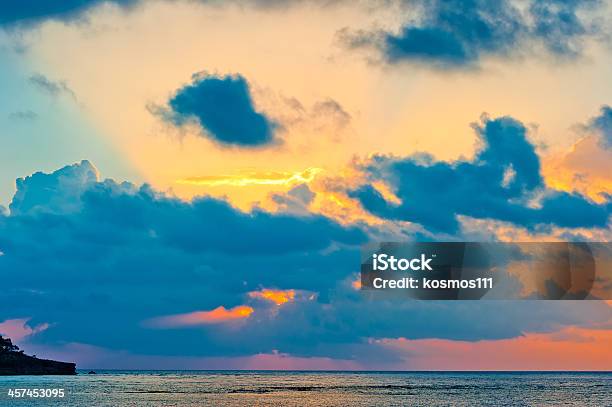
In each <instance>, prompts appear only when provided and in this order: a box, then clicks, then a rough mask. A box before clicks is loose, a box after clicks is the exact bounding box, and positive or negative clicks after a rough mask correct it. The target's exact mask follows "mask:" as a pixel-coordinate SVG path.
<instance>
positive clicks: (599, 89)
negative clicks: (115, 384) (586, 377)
mask: <svg viewBox="0 0 612 407" xmlns="http://www.w3.org/2000/svg"><path fill="white" fill-rule="evenodd" d="M610 19H612V4H611V3H610V2H609V1H603V0H572V1H561V0H540V1H534V0H520V1H519V0H517V1H510V0H503V1H501V2H498V3H496V5H495V7H494V6H493V5H492V4H491V3H490V2H487V1H484V0H447V1H441V0H436V1H427V2H426V1H420V0H411V1H399V0H392V1H388V0H387V1H383V0H370V1H366V0H363V1H356V2H355V1H350V2H349V1H343V0H337V1H325V0H320V1H318V0H303V1H288V2H278V1H274V0H253V1H246V0H245V1H243V0H233V1H229V2H216V1H204V0H174V1H170V0H152V1H145V0H107V1H103V0H70V1H65V2H45V1H42V0H28V1H22V2H15V4H12V5H10V6H6V7H3V8H2V10H0V89H2V92H0V273H1V275H2V280H3V284H2V285H1V286H0V296H1V297H0V298H2V301H1V304H2V305H0V334H3V335H8V336H10V337H11V338H12V339H14V341H15V342H17V343H18V344H19V345H20V346H21V347H22V348H23V349H24V350H26V352H27V353H34V354H36V355H38V356H44V357H48V358H58V359H62V360H69V361H76V362H77V363H78V366H79V367H83V368H127V369H131V368H143V369H157V368H168V369H181V368H183V369H207V368H208V369H219V368H228V369H260V368H261V369H277V368H278V369H349V370H350V369H358V370H368V369H377V370H381V369H391V370H428V369H434V370H480V369H494V370H532V369H535V370H537V369H545V370H568V369H572V370H573V369H576V370H605V369H608V370H609V369H610V367H611V366H612V351H611V350H610V349H612V346H611V345H612V342H611V341H612V303H611V302H609V301H608V302H606V301H557V302H555V301H452V302H439V301H395V300H388V301H375V302H373V301H369V300H368V299H367V298H365V297H364V296H363V295H362V294H361V292H360V291H359V284H358V271H359V261H360V254H359V250H360V246H361V245H363V244H366V243H370V242H377V241H422V240H427V241H432V240H433V241H521V242H524V241H564V240H572V241H610V239H611V238H612V226H611V223H610V215H611V213H612V168H611V164H610V163H611V162H612V107H610V106H611V105H612V86H610V78H612V40H611V38H612V37H611V35H612V32H610V30H609V27H611V26H612V25H611V24H610ZM502 350H503V351H502Z"/></svg>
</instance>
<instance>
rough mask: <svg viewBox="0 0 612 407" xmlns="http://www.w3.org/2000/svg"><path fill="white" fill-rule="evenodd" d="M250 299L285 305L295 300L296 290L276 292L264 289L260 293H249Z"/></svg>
mask: <svg viewBox="0 0 612 407" xmlns="http://www.w3.org/2000/svg"><path fill="white" fill-rule="evenodd" d="M249 297H251V298H257V299H261V300H264V301H271V302H273V303H274V304H276V305H283V304H284V303H286V302H290V301H293V300H294V299H295V290H275V289H271V288H263V289H261V290H259V291H251V292H249Z"/></svg>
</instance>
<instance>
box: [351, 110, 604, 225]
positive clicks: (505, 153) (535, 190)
mask: <svg viewBox="0 0 612 407" xmlns="http://www.w3.org/2000/svg"><path fill="white" fill-rule="evenodd" d="M476 132H477V134H478V136H479V138H480V140H481V142H482V148H481V150H480V151H479V152H478V153H477V154H476V157H475V158H474V160H473V161H458V162H455V163H447V162H436V161H434V160H433V159H432V158H431V157H428V156H419V155H417V156H413V157H408V158H400V159H396V158H388V157H382V156H379V157H376V158H374V159H373V160H372V161H371V162H369V163H368V164H366V165H365V166H364V168H363V169H364V170H365V171H366V173H368V174H369V176H370V178H371V180H383V181H385V182H387V183H388V184H390V186H391V187H392V189H394V191H395V193H396V195H397V196H398V197H399V198H400V199H401V201H402V202H401V204H399V205H395V204H393V203H390V202H388V201H387V200H385V199H384V198H383V196H382V195H381V194H380V193H379V192H378V191H377V190H375V189H374V188H373V187H371V186H370V185H363V186H361V187H359V188H357V189H355V190H353V191H351V192H350V194H351V195H352V196H353V197H355V198H357V199H358V200H359V201H360V202H361V203H362V205H363V206H364V208H365V209H366V210H368V211H370V212H371V213H373V214H375V215H377V216H380V217H382V218H388V219H395V220H404V221H410V222H416V223H419V224H421V225H423V226H424V227H425V228H426V229H430V230H433V231H438V232H445V233H451V234H455V233H457V232H458V231H459V221H458V220H457V215H465V216H469V217H473V218H478V219H495V220H501V221H506V222H511V223H514V224H516V225H520V226H524V227H527V228H529V229H534V228H535V227H537V226H539V225H555V226H559V227H568V228H575V227H587V228H589V227H605V226H606V225H607V223H608V217H609V215H610V210H611V204H610V203H607V204H602V205H598V204H595V203H593V202H591V201H590V200H588V199H587V198H585V197H583V196H581V195H577V194H572V193H568V192H563V191H557V190H551V189H548V188H546V186H545V185H544V182H543V179H542V177H541V175H540V161H539V158H538V156H537V154H536V152H535V148H534V146H533V145H532V144H531V143H530V142H529V141H528V140H527V138H526V129H525V127H524V126H523V125H522V124H521V123H520V122H518V121H516V120H514V119H512V118H509V117H503V118H499V119H495V120H490V119H485V120H484V122H483V124H482V125H481V126H477V127H476ZM538 200H539V202H537V203H535V204H534V203H532V204H529V203H530V201H538Z"/></svg>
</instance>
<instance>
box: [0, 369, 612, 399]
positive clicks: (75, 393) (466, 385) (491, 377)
mask: <svg viewBox="0 0 612 407" xmlns="http://www.w3.org/2000/svg"><path fill="white" fill-rule="evenodd" d="M83 373H84V372H80V374H79V375H77V376H38V377H36V376H12V377H0V391H1V392H2V394H0V406H11V405H15V406H20V405H23V406H26V405H27V406H58V405H69V406H88V407H89V406H117V407H123V406H141V405H142V406H204V405H213V406H253V405H263V406H267V405H270V406H404V405H411V406H412V405H414V406H448V405H453V406H454V405H457V406H474V405H488V406H509V405H510V406H511V405H517V406H581V407H582V406H612V373H413V372H410V373H384V372H380V373H377V372H367V373H354V372H264V371H249V372H244V371H240V372H237V371H224V372H210V371H181V372H174V371H98V374H97V375H87V374H83ZM9 388H13V389H14V388H25V389H53V388H61V389H64V392H65V397H64V398H63V399H57V398H56V399H40V398H37V399H34V398H29V397H26V398H20V399H16V398H9V397H8V396H7V394H8V389H9Z"/></svg>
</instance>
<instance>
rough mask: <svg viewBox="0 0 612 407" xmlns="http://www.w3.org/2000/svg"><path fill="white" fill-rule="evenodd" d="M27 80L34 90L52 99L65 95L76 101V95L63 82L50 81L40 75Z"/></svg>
mask: <svg viewBox="0 0 612 407" xmlns="http://www.w3.org/2000/svg"><path fill="white" fill-rule="evenodd" d="M28 80H29V82H30V83H31V84H32V85H34V86H35V87H36V88H38V89H39V90H41V91H43V92H45V93H47V94H49V95H51V96H53V97H58V96H60V95H62V94H66V95H68V96H70V97H71V98H72V99H74V100H76V95H75V93H74V91H73V90H72V89H70V87H69V86H68V84H67V83H66V82H65V81H52V80H51V79H49V78H47V77H46V76H44V75H41V74H35V75H32V76H30V78H29V79H28Z"/></svg>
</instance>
